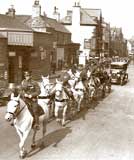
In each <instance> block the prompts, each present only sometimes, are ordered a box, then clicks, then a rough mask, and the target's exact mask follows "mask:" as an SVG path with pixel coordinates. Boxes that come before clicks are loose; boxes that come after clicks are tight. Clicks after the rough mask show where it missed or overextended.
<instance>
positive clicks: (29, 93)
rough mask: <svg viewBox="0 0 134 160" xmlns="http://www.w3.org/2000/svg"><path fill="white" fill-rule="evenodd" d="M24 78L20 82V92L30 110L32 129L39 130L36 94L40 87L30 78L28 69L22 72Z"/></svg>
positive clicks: (38, 92)
mask: <svg viewBox="0 0 134 160" xmlns="http://www.w3.org/2000/svg"><path fill="white" fill-rule="evenodd" d="M24 78H25V79H24V80H23V81H22V83H21V85H22V94H23V97H24V99H25V101H26V102H27V103H28V105H29V106H30V109H31V111H32V114H33V117H34V120H35V125H34V129H37V130H39V129H40V128H39V116H38V103H37V96H38V95H39V94H40V88H39V85H38V83H37V82H36V81H34V80H33V79H32V76H31V72H30V71H25V72H24Z"/></svg>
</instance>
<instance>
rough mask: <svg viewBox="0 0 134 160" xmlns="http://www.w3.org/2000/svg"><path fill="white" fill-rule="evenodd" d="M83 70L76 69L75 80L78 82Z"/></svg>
mask: <svg viewBox="0 0 134 160" xmlns="http://www.w3.org/2000/svg"><path fill="white" fill-rule="evenodd" d="M80 75H81V71H76V73H75V81H76V82H78V81H79V80H80V78H81V77H80Z"/></svg>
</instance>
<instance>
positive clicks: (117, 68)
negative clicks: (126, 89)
mask: <svg viewBox="0 0 134 160" xmlns="http://www.w3.org/2000/svg"><path fill="white" fill-rule="evenodd" d="M127 66H128V63H127V62H112V63H111V69H110V74H111V83H117V84H120V85H123V84H125V83H127V81H128V73H127Z"/></svg>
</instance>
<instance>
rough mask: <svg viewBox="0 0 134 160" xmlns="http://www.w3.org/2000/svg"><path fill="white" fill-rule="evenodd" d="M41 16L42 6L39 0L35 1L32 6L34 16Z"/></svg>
mask: <svg viewBox="0 0 134 160" xmlns="http://www.w3.org/2000/svg"><path fill="white" fill-rule="evenodd" d="M40 16H41V6H40V3H39V0H35V1H34V5H33V7H32V18H36V17H40Z"/></svg>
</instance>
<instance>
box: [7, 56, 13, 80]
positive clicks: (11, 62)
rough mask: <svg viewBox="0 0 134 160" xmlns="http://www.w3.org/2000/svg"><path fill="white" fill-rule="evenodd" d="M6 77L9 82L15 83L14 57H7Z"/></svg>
mask: <svg viewBox="0 0 134 160" xmlns="http://www.w3.org/2000/svg"><path fill="white" fill-rule="evenodd" d="M8 74H9V76H8V78H9V83H15V60H14V57H9V61H8Z"/></svg>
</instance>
